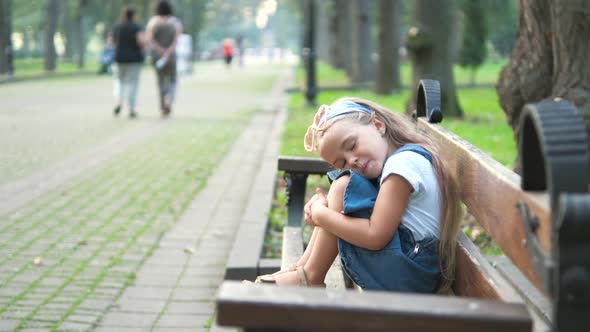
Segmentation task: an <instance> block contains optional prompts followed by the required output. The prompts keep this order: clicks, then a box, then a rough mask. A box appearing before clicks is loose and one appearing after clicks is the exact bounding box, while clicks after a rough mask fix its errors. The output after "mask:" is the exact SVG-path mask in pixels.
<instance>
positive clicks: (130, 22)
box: [113, 7, 144, 118]
mask: <svg viewBox="0 0 590 332" xmlns="http://www.w3.org/2000/svg"><path fill="white" fill-rule="evenodd" d="M113 41H114V43H115V62H116V63H117V70H116V73H115V75H116V78H117V80H116V81H115V90H116V91H115V97H116V98H117V104H116V105H115V109H114V110H113V112H114V114H115V116H117V115H119V113H120V112H121V107H122V105H123V102H124V100H125V97H127V103H128V105H129V117H130V118H135V117H137V112H136V109H135V106H136V97H137V85H138V83H139V73H140V71H141V65H142V63H143V60H144V55H143V47H144V33H143V29H142V28H141V26H139V25H138V24H137V23H135V10H134V9H133V8H132V7H126V8H125V9H123V14H122V15H121V21H120V22H119V23H118V24H117V25H116V26H115V28H114V29H113ZM117 84H118V86H117Z"/></svg>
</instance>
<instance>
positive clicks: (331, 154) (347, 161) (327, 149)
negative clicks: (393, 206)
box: [319, 119, 394, 179]
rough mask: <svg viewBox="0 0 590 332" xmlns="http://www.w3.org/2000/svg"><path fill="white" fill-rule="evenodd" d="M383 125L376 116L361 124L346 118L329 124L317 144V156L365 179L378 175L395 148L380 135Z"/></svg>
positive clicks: (383, 129) (383, 128)
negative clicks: (369, 121)
mask: <svg viewBox="0 0 590 332" xmlns="http://www.w3.org/2000/svg"><path fill="white" fill-rule="evenodd" d="M384 133H385V125H384V124H383V122H381V121H380V120H379V119H373V121H372V122H371V123H370V124H367V125H363V124H359V123H355V122H352V121H349V120H346V119H344V120H341V121H337V122H335V123H334V124H332V125H331V126H330V127H329V128H328V129H327V130H326V132H325V133H324V135H323V137H322V138H321V141H320V144H319V154H320V157H321V158H322V159H323V160H325V161H327V162H328V163H330V164H331V165H332V166H334V167H335V168H338V169H351V170H353V171H354V172H356V173H359V174H360V175H362V176H364V177H365V178H367V179H375V178H378V177H379V176H380V175H381V171H382V170H383V164H384V163H385V160H386V159H387V157H388V156H389V155H390V154H391V153H393V151H394V149H392V148H390V147H389V144H388V143H387V140H386V139H385V137H383V134H384Z"/></svg>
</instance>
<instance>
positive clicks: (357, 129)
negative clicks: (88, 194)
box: [256, 98, 461, 293]
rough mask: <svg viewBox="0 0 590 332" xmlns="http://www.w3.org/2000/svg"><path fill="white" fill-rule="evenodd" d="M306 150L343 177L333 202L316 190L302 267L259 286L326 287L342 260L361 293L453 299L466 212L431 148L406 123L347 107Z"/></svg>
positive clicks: (369, 107)
mask: <svg viewBox="0 0 590 332" xmlns="http://www.w3.org/2000/svg"><path fill="white" fill-rule="evenodd" d="M304 145H305V149H306V150H307V151H318V152H319V155H320V157H321V158H322V159H323V160H325V161H327V162H328V163H330V164H331V165H332V166H334V167H335V168H336V169H338V170H339V171H337V173H338V174H337V175H336V176H334V175H335V174H334V172H331V174H329V177H330V178H331V179H333V181H332V184H331V186H330V190H329V192H328V195H327V196H326V195H325V194H324V193H323V192H322V190H321V189H319V188H318V189H316V194H315V195H314V196H313V197H312V198H311V199H310V200H309V202H308V203H307V204H306V205H305V208H304V212H305V222H306V223H308V224H310V225H312V226H315V227H314V231H313V234H312V236H311V239H310V242H309V244H308V247H307V248H306V250H305V253H304V254H303V256H302V257H301V258H300V259H299V261H298V263H297V264H296V266H294V267H291V268H289V269H286V270H282V271H279V272H276V273H274V274H271V275H264V276H260V277H258V278H257V279H256V282H258V283H277V284H290V285H306V286H316V285H319V286H322V285H323V282H324V278H325V276H326V273H327V271H328V269H329V268H330V265H331V264H332V262H333V260H334V258H335V257H336V255H337V254H340V259H341V263H342V267H343V268H344V270H345V271H346V273H347V274H348V275H349V276H350V278H351V279H352V280H353V281H354V282H355V283H356V284H358V285H359V286H361V287H362V288H363V289H377V290H392V291H406V292H423V293H432V292H435V291H437V290H438V291H441V292H444V291H447V290H448V289H449V288H450V285H451V283H452V281H453V274H454V269H455V247H456V242H457V233H458V228H459V221H460V212H461V210H460V206H459V200H458V198H457V192H456V189H455V188H456V184H455V183H454V181H453V179H452V178H451V177H450V176H449V175H448V174H447V172H446V170H445V167H444V165H442V163H441V162H440V160H439V159H438V157H437V155H436V148H435V146H434V145H433V143H431V142H430V140H429V139H428V138H427V137H426V136H425V135H423V134H422V133H420V132H418V131H417V130H416V129H415V128H413V127H412V125H411V123H409V121H408V120H406V119H405V118H404V117H403V116H402V115H400V114H396V113H393V112H391V111H389V110H387V109H385V108H384V107H382V106H380V105H378V104H376V103H373V102H370V101H367V100H362V99H357V98H343V99H340V100H337V101H336V102H335V103H333V104H332V105H331V106H326V105H323V106H321V107H320V108H319V110H318V112H317V113H316V115H315V117H314V120H313V123H312V125H311V126H309V128H308V130H307V133H306V135H305V139H304Z"/></svg>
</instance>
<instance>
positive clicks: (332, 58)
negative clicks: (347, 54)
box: [328, 0, 342, 68]
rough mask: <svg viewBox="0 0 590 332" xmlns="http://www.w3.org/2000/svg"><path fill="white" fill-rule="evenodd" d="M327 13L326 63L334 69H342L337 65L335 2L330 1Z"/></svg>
mask: <svg viewBox="0 0 590 332" xmlns="http://www.w3.org/2000/svg"><path fill="white" fill-rule="evenodd" d="M329 3H330V6H329V11H328V34H329V36H328V43H329V52H330V54H329V58H328V63H329V64H330V65H331V66H332V67H334V68H342V65H341V64H340V63H339V61H340V60H339V59H340V56H339V54H338V53H339V52H340V47H338V12H337V9H336V5H337V3H336V1H335V0H331V1H330V2H329Z"/></svg>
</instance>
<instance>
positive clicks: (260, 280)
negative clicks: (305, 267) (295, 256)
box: [254, 264, 297, 283]
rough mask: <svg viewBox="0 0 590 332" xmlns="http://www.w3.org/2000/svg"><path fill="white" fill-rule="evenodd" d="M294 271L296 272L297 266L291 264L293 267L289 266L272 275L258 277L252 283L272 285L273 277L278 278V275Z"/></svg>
mask: <svg viewBox="0 0 590 332" xmlns="http://www.w3.org/2000/svg"><path fill="white" fill-rule="evenodd" d="M296 270H297V265H296V264H293V265H291V266H289V267H288V268H286V269H284V270H279V271H277V272H275V273H273V274H264V275H261V276H258V277H257V278H256V280H255V281H254V282H256V283H273V280H274V278H275V276H278V275H279V274H283V273H286V272H291V271H296Z"/></svg>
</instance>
